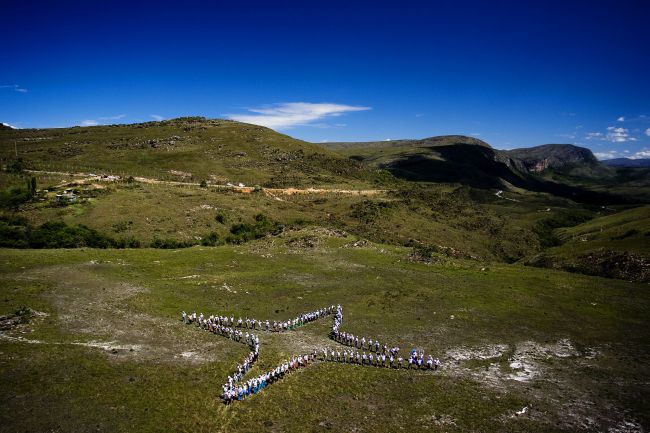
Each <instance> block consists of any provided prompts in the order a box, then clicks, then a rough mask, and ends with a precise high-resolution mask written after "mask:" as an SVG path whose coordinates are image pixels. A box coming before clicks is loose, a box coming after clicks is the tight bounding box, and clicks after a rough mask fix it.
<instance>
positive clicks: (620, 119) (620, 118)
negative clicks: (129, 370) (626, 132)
mask: <svg viewBox="0 0 650 433" xmlns="http://www.w3.org/2000/svg"><path fill="white" fill-rule="evenodd" d="M616 121H617V122H625V116H621V117H619V118H618V119H616Z"/></svg>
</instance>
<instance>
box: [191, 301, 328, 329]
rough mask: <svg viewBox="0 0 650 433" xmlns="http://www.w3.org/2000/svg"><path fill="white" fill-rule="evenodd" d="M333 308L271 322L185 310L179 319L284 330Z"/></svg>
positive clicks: (320, 316) (317, 316)
mask: <svg viewBox="0 0 650 433" xmlns="http://www.w3.org/2000/svg"><path fill="white" fill-rule="evenodd" d="M334 310H335V307H334V305H330V306H329V307H325V308H321V309H319V310H316V311H312V312H309V313H303V314H301V315H300V316H298V317H296V318H294V319H290V320H285V321H277V320H274V321H273V322H271V321H270V320H259V319H250V318H248V317H246V318H244V319H242V318H241V317H239V318H238V319H237V320H235V317H234V316H230V317H228V316H219V315H211V316H210V317H209V318H207V319H206V318H205V317H204V316H203V313H201V314H200V315H198V316H197V315H196V312H193V313H191V314H187V313H186V312H185V311H183V312H182V314H181V319H182V320H183V322H185V323H188V322H189V323H194V322H196V323H198V325H199V326H202V325H203V322H204V321H206V320H209V321H210V322H211V323H213V324H217V325H221V326H227V327H230V328H244V329H254V330H258V331H268V332H285V331H292V330H294V329H296V328H297V327H299V326H302V325H304V324H306V323H309V322H313V321H315V320H318V319H321V318H323V317H325V316H328V315H330V314H332V312H334Z"/></svg>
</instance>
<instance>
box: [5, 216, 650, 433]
mask: <svg viewBox="0 0 650 433" xmlns="http://www.w3.org/2000/svg"><path fill="white" fill-rule="evenodd" d="M358 240H359V239H358V238H356V237H354V236H350V235H344V234H341V233H339V232H332V231H328V230H326V229H323V228H317V227H313V228H303V229H301V230H292V231H286V232H285V233H283V234H282V235H280V236H276V237H269V238H265V239H262V240H259V241H255V242H249V243H246V244H244V245H239V246H222V247H215V248H206V247H194V248H189V249H182V250H150V249H133V250H94V249H74V250H0V287H2V289H1V294H2V296H1V297H0V314H4V315H5V318H4V319H3V322H2V324H3V329H2V334H0V335H2V339H0V382H1V384H2V388H3V389H4V390H5V392H3V394H2V397H1V398H2V401H1V404H0V425H2V431H49V430H53V431H91V430H92V431H170V430H172V431H227V432H238V431H242V432H243V431H368V432H383V431H386V432H392V431H399V430H402V429H404V430H407V431H409V430H410V431H487V432H489V431H495V432H496V431H498V432H502V431H540V432H541V431H544V432H546V431H576V430H599V431H603V430H607V429H608V428H619V429H621V428H624V427H625V426H626V425H627V426H628V430H620V431H632V430H630V429H629V426H636V427H638V429H640V428H642V427H641V426H645V427H646V428H647V426H648V423H649V422H650V419H649V418H648V413H650V411H649V409H650V408H649V406H648V398H649V397H650V396H649V394H648V388H647V382H648V376H649V374H650V370H649V364H648V361H649V360H650V358H649V355H650V350H649V349H650V347H649V343H648V342H649V341H650V339H649V338H648V337H649V335H648V329H650V328H649V327H648V325H649V323H648V317H650V314H649V313H650V311H648V310H649V306H650V303H649V301H650V299H649V298H650V294H649V292H648V291H647V285H643V284H636V283H629V282H625V281H619V280H609V279H602V278H597V277H588V276H581V275H577V274H570V273H565V272H559V271H551V270H547V269H537V268H530V267H523V266H520V265H507V264H492V265H490V266H483V265H480V264H477V263H476V262H475V261H465V260H457V259H449V260H448V261H447V262H446V263H445V264H438V265H437V264H428V265H427V264H423V263H416V262H413V261H411V260H409V257H410V251H411V250H410V249H408V248H403V247H399V246H391V245H387V244H375V243H365V244H362V246H359V245H360V244H359V243H358ZM355 245H356V246H355ZM331 303H341V304H342V305H343V307H344V317H345V320H344V325H343V328H344V330H348V331H351V332H353V333H355V334H358V335H366V336H369V337H378V338H380V339H381V340H382V341H387V342H389V343H394V344H398V345H399V346H400V347H402V350H403V351H404V350H408V349H410V347H418V348H421V349H424V350H425V351H426V352H427V353H433V354H434V355H436V356H439V357H440V358H441V359H442V361H443V369H442V370H441V371H439V372H436V373H426V372H413V371H396V370H393V371H391V370H382V369H371V368H362V367H355V366H349V365H336V364H330V363H328V364H318V365H314V366H311V367H309V368H307V369H305V370H303V371H300V372H298V373H295V374H293V375H291V376H289V377H287V378H285V379H284V380H283V381H282V382H281V383H278V384H274V385H272V386H270V387H269V388H268V389H266V390H265V391H264V392H262V393H261V394H259V395H256V396H254V397H253V398H251V399H249V400H247V401H245V402H242V403H239V404H235V405H232V406H229V407H226V406H223V405H222V404H221V403H220V402H219V399H218V394H219V392H220V385H221V383H222V382H223V381H224V380H225V378H226V376H227V375H228V374H230V373H231V371H232V369H233V368H234V365H235V364H236V363H237V362H239V360H240V359H242V358H243V356H244V354H245V348H244V347H243V346H241V345H239V344H235V343H232V342H230V341H229V340H226V339H223V338H220V337H216V336H213V335H210V334H209V333H207V332H205V331H201V330H198V329H196V328H194V327H192V326H185V325H182V324H181V323H180V321H179V313H180V311H181V310H182V309H185V310H186V311H191V310H194V309H196V311H203V312H206V313H214V312H219V313H227V314H234V315H235V316H236V317H237V316H240V315H241V316H243V317H245V316H251V317H258V318H269V319H271V320H274V319H287V318H291V317H294V315H295V314H296V313H298V312H302V311H310V310H312V309H314V308H318V307H320V306H325V305H329V304H331ZM21 307H28V308H30V309H32V310H33V311H36V312H37V313H35V314H34V315H33V316H32V317H31V318H29V319H25V320H23V322H24V323H19V324H15V323H14V324H13V325H11V326H9V325H7V323H9V321H8V317H12V314H13V313H15V312H16V311H17V310H19V309H20V308H21ZM328 326H329V322H328V321H326V322H317V323H314V324H310V325H307V326H304V327H302V328H300V329H299V330H298V331H295V332H292V333H288V334H282V335H266V334H262V336H261V344H262V350H261V357H260V361H259V363H258V364H257V365H256V367H255V371H260V370H261V369H265V368H268V367H272V366H274V365H276V363H277V362H278V361H279V360H281V359H284V358H285V357H287V356H290V355H291V354H295V353H303V352H305V351H308V350H311V349H312V348H314V347H324V346H327V347H331V346H333V345H334V343H333V342H331V341H330V340H329V339H328V338H327V329H328ZM524 407H527V410H526V411H525V413H523V414H521V415H517V414H516V412H517V411H521V410H522V409H523V408H524ZM625 423H628V424H625Z"/></svg>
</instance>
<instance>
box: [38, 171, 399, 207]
mask: <svg viewBox="0 0 650 433" xmlns="http://www.w3.org/2000/svg"><path fill="white" fill-rule="evenodd" d="M26 171H28V172H29V173H35V174H39V173H40V174H53V175H60V176H72V177H75V178H77V179H75V182H83V183H89V182H101V181H103V180H105V178H102V176H101V175H91V174H90V173H70V172H64V171H46V170H26ZM79 178H81V179H79ZM121 179H122V178H119V177H117V176H116V179H111V180H108V181H112V180H121ZM133 180H135V181H136V182H141V183H148V184H155V185H175V186H196V187H199V186H200V183H198V182H181V181H175V180H160V179H155V178H151V177H142V176H133ZM65 183H66V184H67V183H69V182H65ZM208 188H213V189H219V190H227V191H237V192H241V193H244V194H250V193H252V192H254V191H255V188H253V187H251V186H237V185H214V184H208ZM262 191H263V192H264V193H265V194H266V195H268V196H270V197H273V198H275V199H276V200H279V201H283V200H282V199H280V198H279V197H277V195H298V194H345V195H359V196H371V195H378V194H384V193H386V192H388V191H387V190H383V189H338V188H334V189H329V188H263V189H262Z"/></svg>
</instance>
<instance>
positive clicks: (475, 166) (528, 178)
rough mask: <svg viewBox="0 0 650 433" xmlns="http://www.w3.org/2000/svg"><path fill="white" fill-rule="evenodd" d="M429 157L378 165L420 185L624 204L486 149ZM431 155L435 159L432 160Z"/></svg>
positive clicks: (456, 148)
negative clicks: (504, 190)
mask: <svg viewBox="0 0 650 433" xmlns="http://www.w3.org/2000/svg"><path fill="white" fill-rule="evenodd" d="M429 150H430V151H431V157H429V156H427V155H422V154H414V155H408V156H405V157H404V158H402V159H397V160H394V161H391V162H389V163H387V164H385V165H383V166H382V168H385V169H387V170H389V171H390V172H392V173H393V175H395V176H397V177H401V178H403V179H407V180H410V181H420V182H448V183H462V184H465V185H470V186H472V187H475V188H503V187H504V186H505V185H504V182H503V181H506V182H508V183H510V184H512V185H514V186H516V187H519V188H524V189H527V190H529V191H537V192H546V193H551V194H554V195H557V196H560V197H566V198H570V199H572V200H574V201H578V202H583V203H589V204H598V205H604V204H616V203H627V202H629V200H628V199H627V198H623V197H618V196H614V195H610V194H606V193H601V192H595V191H589V190H587V189H584V188H579V187H575V186H570V185H565V184H560V183H556V182H551V181H547V180H544V179H542V178H540V177H538V176H534V175H531V174H529V173H527V172H525V171H520V170H519V169H518V167H519V166H521V163H520V162H519V161H517V160H514V159H511V158H504V157H503V154H501V153H500V152H499V151H496V150H494V149H492V148H489V147H484V146H476V145H471V144H455V145H448V146H441V147H431V148H430V149H429ZM434 155H435V156H437V157H439V159H437V158H434Z"/></svg>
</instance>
